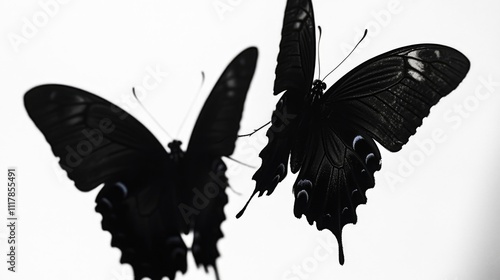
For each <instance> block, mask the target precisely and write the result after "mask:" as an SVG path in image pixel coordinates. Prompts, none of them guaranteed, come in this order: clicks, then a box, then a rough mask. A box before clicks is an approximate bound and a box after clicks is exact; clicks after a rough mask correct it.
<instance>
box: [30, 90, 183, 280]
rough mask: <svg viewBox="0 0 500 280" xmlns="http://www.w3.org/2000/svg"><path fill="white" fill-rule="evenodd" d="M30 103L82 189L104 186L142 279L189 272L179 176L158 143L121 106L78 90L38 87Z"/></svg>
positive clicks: (101, 206) (111, 223)
mask: <svg viewBox="0 0 500 280" xmlns="http://www.w3.org/2000/svg"><path fill="white" fill-rule="evenodd" d="M24 103H25V107H26V110H27V111H28V115H29V116H30V118H31V119H32V120H33V122H34V123H35V125H36V126H37V127H38V128H39V129H40V131H41V132H42V134H43V135H44V136H45V138H46V139H47V142H49V144H50V146H51V147H52V151H53V152H54V154H55V155H56V156H57V157H59V158H60V165H61V167H62V168H63V169H64V170H66V172H67V173H68V177H69V178H70V179H72V180H73V181H74V182H75V185H76V187H77V188H78V189H79V190H81V191H89V190H91V189H94V188H95V187H97V186H98V185H100V184H102V183H104V187H103V188H102V190H101V191H100V192H99V194H98V196H97V198H96V204H97V206H96V210H97V211H98V212H99V213H101V214H102V216H103V220H102V226H103V229H105V230H108V231H110V232H111V234H112V236H113V239H112V245H113V246H116V247H119V248H120V249H121V251H122V262H128V263H130V264H131V265H132V267H133V268H134V272H135V274H136V279H141V278H142V276H150V277H151V278H152V279H161V275H167V276H169V277H172V275H174V276H175V271H177V270H180V271H183V272H184V271H185V270H186V257H185V254H186V250H187V249H186V246H185V244H184V243H183V242H182V239H181V238H180V235H179V230H178V223H177V221H176V220H175V218H174V216H173V215H172V213H174V212H172V211H173V209H172V208H174V207H175V206H176V205H177V204H176V201H175V197H176V196H175V193H174V192H175V190H176V189H178V187H177V186H176V184H177V182H176V176H178V175H177V173H176V172H175V170H174V168H175V166H173V163H172V162H171V161H170V159H169V155H168V153H167V152H166V151H165V149H164V148H163V147H162V145H161V144H160V143H159V142H158V140H157V139H156V138H155V137H154V136H153V135H152V134H151V133H150V132H149V131H148V130H147V129H146V128H145V127H144V126H143V125H142V124H141V123H140V122H138V121H137V120H136V119H135V118H133V117H132V116H131V115H129V114H127V113H126V112H125V111H123V110H122V109H120V108H119V107H117V106H115V105H113V104H111V103H110V102H108V101H106V100H104V99H102V98H100V97H98V96H95V95H93V94H91V93H89V92H86V91H83V90H81V89H77V88H74V87H69V86H64V85H42V86H38V87H35V88H33V89H31V90H30V91H28V92H27V93H26V95H25V97H24ZM172 178H173V179H172ZM164 185H166V186H164Z"/></svg>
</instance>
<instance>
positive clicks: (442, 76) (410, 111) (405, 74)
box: [324, 44, 470, 152]
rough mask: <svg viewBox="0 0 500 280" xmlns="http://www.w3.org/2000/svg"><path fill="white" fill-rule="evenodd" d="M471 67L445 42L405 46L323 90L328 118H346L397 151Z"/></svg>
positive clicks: (353, 125) (352, 124) (391, 149)
mask: <svg viewBox="0 0 500 280" xmlns="http://www.w3.org/2000/svg"><path fill="white" fill-rule="evenodd" d="M469 68H470V62H469V60H468V59H467V57H465V56H464V55H463V54H462V53H460V52H459V51H457V50H455V49H453V48H450V47H447V46H443V45H436V44H419V45H411V46H406V47H402V48H399V49H396V50H393V51H390V52H387V53H384V54H382V55H379V56H377V57H374V58H372V59H370V60H368V61H366V62H365V63H363V64H361V65H359V66H358V67H356V68H355V69H353V70H352V71H350V72H349V73H348V74H347V75H345V76H344V77H343V78H342V79H340V80H339V81H338V82H337V83H335V85H333V86H332V87H331V88H330V89H329V90H328V91H327V92H326V93H325V98H326V101H325V104H324V108H325V110H326V111H328V112H327V113H328V115H329V118H330V119H332V120H343V121H346V122H348V123H349V124H348V125H349V126H351V127H353V128H355V129H356V130H358V131H362V132H364V133H365V134H367V135H369V136H371V137H373V138H374V139H375V140H377V141H378V142H379V143H380V144H382V145H383V146H384V147H385V148H386V149H388V150H390V151H392V152H395V151H398V150H400V149H401V147H402V146H403V145H404V144H405V143H407V142H408V138H409V137H410V136H411V135H413V134H414V133H415V131H416V129H417V127H419V126H420V125H421V124H422V119H423V118H424V117H426V116H427V115H429V110H430V108H431V107H432V106H433V105H435V104H436V103H437V102H438V101H439V99H441V98H442V97H443V96H446V95H447V94H448V93H450V92H451V91H452V90H454V89H455V88H456V87H457V86H458V84H460V82H461V81H462V80H463V79H464V77H465V75H466V74H467V72H468V71H469Z"/></svg>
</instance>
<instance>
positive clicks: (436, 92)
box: [237, 0, 470, 264]
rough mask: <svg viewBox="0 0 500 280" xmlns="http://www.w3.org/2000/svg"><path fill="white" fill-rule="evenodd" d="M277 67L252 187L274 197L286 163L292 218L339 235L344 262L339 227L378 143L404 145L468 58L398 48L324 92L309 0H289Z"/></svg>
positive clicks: (376, 158) (375, 162)
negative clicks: (317, 73) (274, 100)
mask: <svg viewBox="0 0 500 280" xmlns="http://www.w3.org/2000/svg"><path fill="white" fill-rule="evenodd" d="M281 34H282V37H281V42H280V51H279V54H278V59H277V61H278V64H277V66H276V79H275V81H274V95H277V94H279V93H281V92H283V91H285V93H284V94H283V95H282V96H281V98H280V100H279V101H278V103H277V105H276V109H275V111H274V112H273V114H272V120H271V127H270V128H269V130H268V131H267V134H266V135H267V137H268V138H269V142H268V144H267V146H266V147H265V148H264V149H263V150H262V151H261V153H260V154H259V156H260V157H261V158H262V165H261V167H260V168H259V169H258V170H257V171H256V173H255V174H254V176H253V179H254V180H255V181H256V187H255V190H254V192H253V193H252V195H251V197H250V199H249V200H248V202H247V204H246V205H245V206H244V208H243V209H242V210H241V211H240V212H239V213H238V215H237V217H238V218H239V217H241V215H242V214H243V212H244V211H245V209H246V207H247V206H248V204H249V202H250V200H251V199H252V198H253V197H254V195H255V194H256V193H258V194H259V196H262V195H263V194H264V192H265V191H267V195H270V194H271V193H272V192H273V191H274V189H275V188H276V186H277V184H278V183H279V182H280V181H282V180H283V179H284V178H285V176H286V175H287V166H288V161H289V159H290V168H291V171H292V172H293V173H297V172H298V176H297V179H296V181H295V183H294V185H293V193H294V196H295V203H294V209H293V212H294V214H295V216H296V217H297V218H300V217H301V216H302V215H305V216H306V218H307V221H308V222H309V224H311V225H312V224H313V223H314V222H316V227H317V229H318V230H323V229H329V230H330V231H331V232H332V233H333V234H334V235H335V237H336V238H337V241H338V245H339V261H340V263H341V264H343V263H344V253H343V246H342V228H343V226H344V225H346V224H348V223H353V224H355V223H356V221H357V215H356V207H357V206H358V205H359V204H364V203H366V195H365V193H366V190H367V189H369V188H373V187H374V185H375V182H374V176H373V174H374V172H375V171H378V170H380V168H381V156H380V152H379V150H378V148H377V145H376V144H375V142H374V140H376V141H377V142H379V143H380V144H381V145H382V146H384V147H385V148H386V149H388V150H389V151H391V152H396V151H398V150H400V149H401V147H402V146H403V145H404V144H405V143H407V142H408V138H409V137H410V136H411V135H413V134H414V133H415V131H416V129H417V127H419V126H420V125H421V124H422V119H423V118H424V117H426V116H427V115H428V114H429V110H430V108H431V107H432V106H433V105H435V104H436V103H437V102H438V101H439V99H441V97H443V96H445V95H447V94H448V93H450V92H451V91H452V90H454V89H455V88H456V87H457V86H458V84H459V83H460V82H461V81H462V80H463V79H464V77H465V75H466V74H467V72H468V70H469V67H470V63H469V60H468V59H467V58H466V57H465V56H464V55H463V54H462V53H460V52H458V51H457V50H455V49H453V48H450V47H447V46H443V45H436V44H418V45H411V46H406V47H402V48H398V49H395V50H392V51H389V52H387V53H384V54H381V55H379V56H376V57H374V58H372V59H370V60H368V61H366V62H364V63H362V64H361V65H359V66H357V67H356V68H354V69H353V70H351V71H350V72H349V73H347V74H346V75H345V76H344V77H342V78H341V79H340V80H339V81H338V82H336V83H335V84H334V85H333V86H332V87H330V88H329V89H328V90H326V91H324V90H325V89H326V84H325V83H323V82H322V81H321V80H314V81H313V76H314V66H315V63H314V62H315V56H316V54H315V51H316V41H315V40H316V36H315V23H314V14H313V8H312V3H311V1H310V0H289V1H287V5H286V9H285V16H284V22H283V29H282V33H281Z"/></svg>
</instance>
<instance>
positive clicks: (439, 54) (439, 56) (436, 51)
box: [434, 50, 441, 58]
mask: <svg viewBox="0 0 500 280" xmlns="http://www.w3.org/2000/svg"><path fill="white" fill-rule="evenodd" d="M434 54H435V55H436V58H441V52H440V51H438V50H435V51H434Z"/></svg>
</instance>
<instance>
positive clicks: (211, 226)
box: [186, 47, 257, 273]
mask: <svg viewBox="0 0 500 280" xmlns="http://www.w3.org/2000/svg"><path fill="white" fill-rule="evenodd" d="M256 62H257V49H256V48H254V47H252V48H248V49H246V50H244V51H243V52H241V53H240V54H239V55H238V56H237V57H236V58H234V59H233V61H232V62H231V63H229V65H228V66H227V68H226V69H225V70H224V72H223V73H222V75H221V77H220V78H219V80H218V81H217V83H216V84H215V86H214V89H213V90H212V92H211V93H210V95H209V97H208V98H207V100H206V102H205V104H204V106H203V108H202V110H201V112H200V115H199V117H198V120H197V121H196V124H195V126H194V129H193V133H192V135H191V139H190V141H189V145H188V149H187V151H186V178H187V182H188V186H189V188H188V189H189V194H190V196H188V197H189V199H190V201H192V202H191V203H192V204H191V207H192V209H194V212H191V213H195V215H194V216H191V217H190V218H189V220H191V221H192V223H193V225H194V227H193V230H194V241H193V247H192V249H193V250H192V251H193V255H194V258H195V261H196V263H197V265H203V266H204V267H205V269H206V268H207V267H208V266H213V267H214V269H215V271H216V273H217V268H216V265H215V260H216V258H217V257H218V256H219V252H218V251H217V247H216V243H217V241H218V240H219V239H220V238H221V237H222V236H223V234H222V231H221V229H220V225H221V223H222V222H223V221H224V219H225V215H224V211H223V209H224V206H225V205H226V203H227V195H226V193H225V188H226V186H227V185H228V183H227V178H226V176H225V171H226V166H225V164H224V162H223V161H222V160H221V157H222V156H227V157H229V156H230V155H231V154H232V153H233V151H234V149H235V142H236V139H237V133H238V130H239V127H240V124H239V123H240V119H241V116H242V112H243V106H244V102H245V98H246V94H247V91H248V89H249V86H250V82H251V80H252V77H253V74H254V71H255V66H256ZM193 174H196V176H193ZM186 203H189V201H186Z"/></svg>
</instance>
